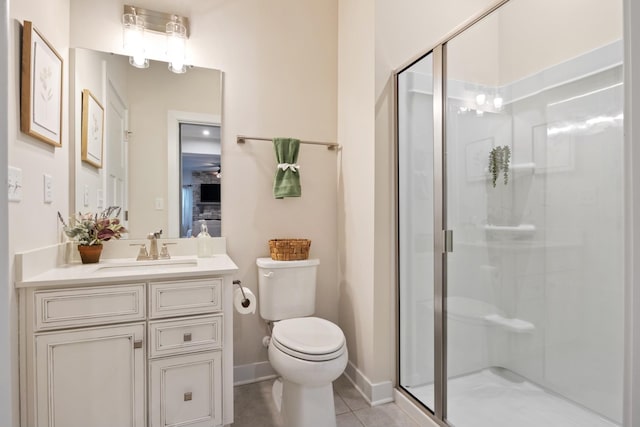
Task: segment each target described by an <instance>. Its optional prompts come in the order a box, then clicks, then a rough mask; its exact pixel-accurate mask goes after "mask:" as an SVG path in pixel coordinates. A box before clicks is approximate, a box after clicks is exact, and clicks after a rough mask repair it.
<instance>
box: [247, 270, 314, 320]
mask: <svg viewBox="0 0 640 427" xmlns="http://www.w3.org/2000/svg"><path fill="white" fill-rule="evenodd" d="M256 264H257V265H258V301H259V304H258V307H260V316H261V317H262V318H263V319H265V320H271V321H276V320H283V319H290V318H292V317H304V316H311V315H312V314H313V313H314V312H315V308H316V271H317V269H318V265H319V264H320V260H318V259H308V260H303V261H274V260H272V259H271V258H258V259H257V260H256Z"/></svg>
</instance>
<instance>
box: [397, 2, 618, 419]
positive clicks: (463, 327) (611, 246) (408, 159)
mask: <svg viewBox="0 0 640 427" xmlns="http://www.w3.org/2000/svg"><path fill="white" fill-rule="evenodd" d="M565 3H566V4H565ZM569 3H571V5H570V4H569ZM578 3H579V4H580V7H579V8H576V7H575V6H576V4H577V2H573V1H569V2H552V1H550V0H544V1H540V0H511V1H506V2H504V3H503V4H501V5H500V6H499V7H497V8H496V9H495V10H492V11H489V12H490V13H487V14H486V16H484V17H483V18H482V19H480V20H478V21H477V22H475V23H474V24H472V25H470V26H469V27H467V28H466V29H465V30H464V31H462V32H460V33H459V34H457V35H455V36H453V37H451V38H450V39H448V40H447V41H446V42H444V43H442V44H441V45H438V46H436V47H435V48H434V49H433V50H432V51H429V52H428V53H427V54H425V55H424V56H422V57H421V58H419V59H418V60H416V61H413V62H412V63H410V64H409V65H407V66H406V67H404V68H402V69H401V70H399V71H398V72H397V74H396V83H397V103H398V105H397V129H398V134H397V140H398V249H399V250H398V266H399V268H398V294H399V307H400V308H399V361H398V363H399V385H400V387H401V389H402V390H404V392H406V393H407V394H408V395H410V396H411V397H412V398H413V399H415V400H416V402H418V403H419V404H421V405H423V406H424V408H425V409H426V410H428V411H429V412H431V413H432V414H433V415H434V417H435V419H437V420H438V422H440V423H442V424H450V425H455V426H457V427H528V426H532V427H533V426H545V427H567V426H576V427H614V426H620V425H621V424H622V402H623V365H624V364H623V351H624V335H623V334H624V277H623V273H624V252H623V250H624V238H625V236H624V227H623V226H624V217H623V211H624V184H623V172H624V159H623V106H624V97H623V92H624V91H623V89H624V87H623V84H624V78H623V77H624V76H623V73H622V59H623V44H622V40H621V37H622V5H621V2H618V1H617V0H616V1H610V0H588V1H583V2H578ZM618 3H620V4H618ZM572 5H573V6H572ZM543 17H546V18H544V19H543ZM537 18H540V19H537ZM593 23H597V25H593Z"/></svg>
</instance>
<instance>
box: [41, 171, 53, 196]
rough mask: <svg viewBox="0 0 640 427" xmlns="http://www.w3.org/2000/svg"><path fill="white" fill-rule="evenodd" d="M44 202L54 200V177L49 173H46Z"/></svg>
mask: <svg viewBox="0 0 640 427" xmlns="http://www.w3.org/2000/svg"><path fill="white" fill-rule="evenodd" d="M43 177H44V182H43V184H44V202H45V203H52V202H53V177H52V176H51V175H49V174H46V173H45V174H44V175H43Z"/></svg>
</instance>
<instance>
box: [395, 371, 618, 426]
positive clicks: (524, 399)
mask: <svg viewBox="0 0 640 427" xmlns="http://www.w3.org/2000/svg"><path fill="white" fill-rule="evenodd" d="M447 388H448V409H447V411H448V417H447V418H448V420H449V421H450V423H451V424H453V425H455V426H456V427H541V426H544V427H620V425H619V424H616V423H614V422H613V421H611V420H609V419H607V418H604V417H602V416H601V415H598V414H597V413H595V412H592V411H590V410H589V409H587V408H584V407H582V406H580V405H578V404H576V403H574V402H572V401H570V400H567V399H565V398H563V397H562V396H560V395H558V394H556V393H553V392H550V391H547V390H545V389H544V388H542V387H540V386H538V385H536V384H534V383H531V382H529V381H527V380H526V379H525V378H523V377H521V376H519V375H517V374H515V373H513V372H511V371H509V370H507V369H503V368H489V369H484V370H482V371H479V372H474V373H472V374H468V375H464V376H460V377H456V378H450V379H449V381H448V382H447ZM406 389H407V390H408V391H409V392H410V393H411V394H412V395H413V396H414V397H415V398H416V399H418V400H419V401H421V402H423V403H425V404H427V406H431V405H433V402H434V391H433V384H427V385H420V386H413V387H407V388H406Z"/></svg>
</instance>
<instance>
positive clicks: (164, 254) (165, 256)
mask: <svg viewBox="0 0 640 427" xmlns="http://www.w3.org/2000/svg"><path fill="white" fill-rule="evenodd" d="M175 244H176V243H163V244H162V248H160V255H158V258H160V259H171V255H169V248H168V247H167V245H175Z"/></svg>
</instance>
